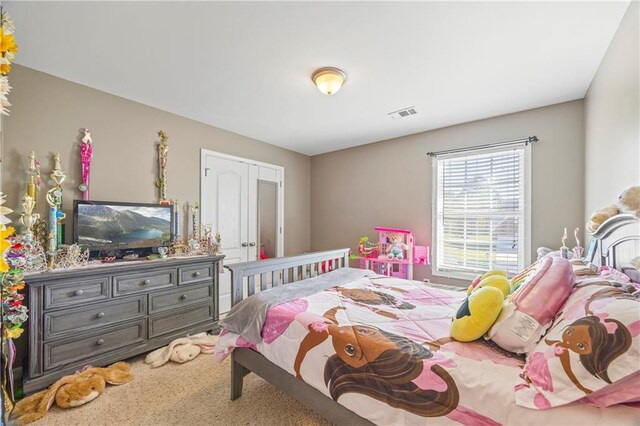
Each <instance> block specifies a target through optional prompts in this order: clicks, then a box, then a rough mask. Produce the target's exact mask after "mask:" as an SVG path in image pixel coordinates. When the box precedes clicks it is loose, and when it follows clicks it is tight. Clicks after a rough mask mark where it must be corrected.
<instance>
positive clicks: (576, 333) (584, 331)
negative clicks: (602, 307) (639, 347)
mask: <svg viewBox="0 0 640 426" xmlns="http://www.w3.org/2000/svg"><path fill="white" fill-rule="evenodd" d="M545 343H546V344H547V345H549V346H551V345H553V346H555V354H556V356H558V357H559V358H560V362H561V364H562V368H563V369H564V372H565V373H566V374H567V377H569V379H570V380H571V382H572V383H573V384H575V385H576V387H577V388H578V389H580V390H581V391H583V392H584V393H585V394H586V395H589V394H591V393H592V392H593V391H592V390H591V389H588V388H586V387H584V386H583V385H582V384H580V381H579V380H578V378H577V377H576V375H575V374H574V373H573V371H572V370H571V358H570V357H569V352H568V351H572V352H574V353H576V354H578V355H579V356H580V363H581V364H582V366H583V367H584V368H585V369H586V370H587V371H588V372H589V373H590V374H591V375H592V376H594V377H597V378H599V379H600V380H604V381H605V382H607V383H609V384H610V383H611V379H610V378H609V373H608V368H609V365H610V364H611V362H612V361H614V360H615V359H616V358H618V357H619V356H620V355H622V354H623V353H625V352H626V351H627V350H628V349H629V347H630V346H631V333H629V330H627V328H626V327H625V326H624V324H622V323H621V322H620V321H617V320H615V319H604V321H602V320H601V319H600V318H599V317H597V316H587V317H584V318H580V319H578V320H577V321H575V322H573V323H572V324H570V325H569V326H567V328H565V330H564V331H563V333H562V339H561V340H548V339H545Z"/></svg>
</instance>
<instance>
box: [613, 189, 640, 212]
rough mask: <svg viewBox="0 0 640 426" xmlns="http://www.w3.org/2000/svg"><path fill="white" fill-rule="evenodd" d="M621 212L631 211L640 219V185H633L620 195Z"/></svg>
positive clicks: (619, 205)
mask: <svg viewBox="0 0 640 426" xmlns="http://www.w3.org/2000/svg"><path fill="white" fill-rule="evenodd" d="M618 208H619V209H620V213H629V214H632V215H634V216H635V217H637V218H639V219H640V186H632V187H631V188H629V189H627V190H626V191H624V192H623V193H622V194H620V197H618Z"/></svg>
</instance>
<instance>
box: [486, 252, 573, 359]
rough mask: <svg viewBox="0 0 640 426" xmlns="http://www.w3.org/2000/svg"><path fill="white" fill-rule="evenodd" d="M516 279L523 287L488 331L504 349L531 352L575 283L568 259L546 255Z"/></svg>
mask: <svg viewBox="0 0 640 426" xmlns="http://www.w3.org/2000/svg"><path fill="white" fill-rule="evenodd" d="M520 276H522V278H523V280H522V282H520V281H519V280H518V279H517V277H516V278H514V279H513V282H515V283H517V284H516V285H518V286H519V287H518V288H517V289H516V290H515V291H514V292H513V294H511V295H510V296H509V297H507V300H506V301H505V302H504V306H503V308H502V311H501V312H500V316H499V317H498V319H497V320H496V322H495V323H494V324H493V326H492V327H491V329H490V330H489V331H488V332H487V335H486V338H488V339H491V340H493V341H494V342H495V343H496V344H497V345H498V346H500V347H501V348H502V349H505V350H507V351H510V352H515V353H519V354H521V353H528V352H531V351H532V350H533V349H534V348H535V346H536V344H537V343H538V341H539V340H540V338H541V337H542V336H543V335H544V333H545V331H546V330H547V329H548V328H549V326H550V325H551V321H552V320H553V318H554V316H555V314H556V312H558V310H559V309H560V308H561V307H562V306H563V305H564V303H565V301H566V300H567V297H569V294H571V290H572V288H573V284H574V282H575V274H574V272H573V268H572V267H571V264H570V263H569V261H568V260H567V259H562V258H560V257H550V256H545V257H543V258H542V259H540V260H539V261H538V262H536V263H535V264H533V265H531V267H530V268H527V270H526V271H523V273H522V274H520V275H519V277H520Z"/></svg>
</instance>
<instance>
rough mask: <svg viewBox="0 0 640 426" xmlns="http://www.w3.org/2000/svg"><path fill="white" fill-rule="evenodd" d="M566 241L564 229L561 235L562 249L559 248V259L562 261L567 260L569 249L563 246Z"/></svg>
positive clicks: (565, 229)
mask: <svg viewBox="0 0 640 426" xmlns="http://www.w3.org/2000/svg"><path fill="white" fill-rule="evenodd" d="M566 240H567V228H564V233H563V234H562V247H560V257H561V258H563V259H569V247H567V246H566V245H565V241H566Z"/></svg>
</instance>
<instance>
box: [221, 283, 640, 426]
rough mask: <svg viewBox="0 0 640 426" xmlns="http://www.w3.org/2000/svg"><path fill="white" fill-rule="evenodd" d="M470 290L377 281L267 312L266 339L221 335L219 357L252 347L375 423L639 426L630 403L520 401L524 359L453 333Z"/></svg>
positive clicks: (639, 414)
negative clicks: (538, 405) (544, 405)
mask: <svg viewBox="0 0 640 426" xmlns="http://www.w3.org/2000/svg"><path fill="white" fill-rule="evenodd" d="M464 297H465V293H464V292H457V291H449V290H443V289H438V288H434V287H429V286H427V285H424V284H422V283H419V282H416V281H408V280H402V279H397V278H390V277H384V276H378V277H375V278H371V279H369V278H362V279H359V280H357V281H353V282H350V283H346V284H342V283H341V284H340V285H339V286H338V287H335V288H333V289H330V290H325V291H321V292H318V293H316V294H313V295H311V296H308V297H304V298H301V299H296V300H293V301H290V302H287V303H284V304H281V305H278V306H275V307H272V308H270V309H269V311H268V313H267V317H266V321H265V324H264V326H263V329H262V342H261V343H259V344H257V345H253V344H251V343H249V342H248V341H246V339H244V338H243V337H242V336H239V335H237V334H233V333H227V332H225V331H223V332H222V333H221V335H220V339H219V342H218V346H217V348H216V354H217V358H218V360H220V361H222V360H223V359H224V358H225V357H226V356H227V355H228V354H229V353H230V352H231V351H232V350H233V349H234V347H251V348H253V349H255V350H257V351H258V352H260V353H261V354H263V355H264V356H265V357H266V358H267V359H269V360H270V361H271V362H273V363H275V364H277V365H278V366H280V367H281V368H283V369H285V370H287V371H288V372H290V373H291V374H293V375H295V376H296V377H298V378H299V379H300V380H303V381H305V382H306V383H308V384H309V385H311V386H313V387H315V388H316V389H318V390H320V391H321V392H322V393H324V394H325V395H327V396H329V397H330V398H333V399H334V400H336V401H338V402H339V403H340V404H342V405H344V406H345V407H347V408H349V409H350V410H352V411H354V412H356V413H357V414H358V415H360V416H362V417H364V418H366V419H369V420H370V421H372V422H373V423H376V424H383V425H388V424H465V425H496V424H509V425H514V424H523V425H525V424H543V425H568V424H590V425H591V424H611V425H625V424H638V423H639V422H640V410H639V409H637V408H632V407H628V406H616V407H610V408H606V409H605V408H598V407H594V406H590V405H586V404H583V403H576V404H572V405H568V406H565V407H559V408H555V409H551V410H544V411H540V410H531V409H527V408H522V407H518V406H516V405H515V397H514V386H515V384H516V382H517V381H518V380H517V379H518V376H519V375H520V374H521V372H522V367H523V364H524V360H523V359H522V358H519V357H517V356H515V355H512V354H509V353H506V352H505V351H503V350H502V349H500V348H498V347H496V346H494V345H492V344H490V343H487V342H484V341H476V342H472V343H460V342H456V341H452V340H451V338H450V337H449V328H450V325H451V318H452V316H453V314H454V312H455V311H456V310H457V309H458V307H459V305H460V304H461V303H462V301H463V299H464Z"/></svg>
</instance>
